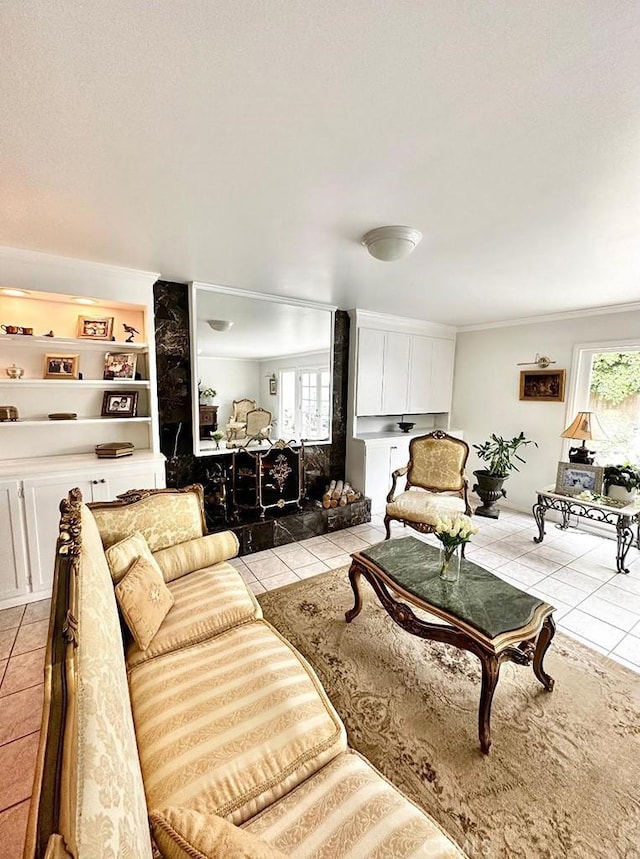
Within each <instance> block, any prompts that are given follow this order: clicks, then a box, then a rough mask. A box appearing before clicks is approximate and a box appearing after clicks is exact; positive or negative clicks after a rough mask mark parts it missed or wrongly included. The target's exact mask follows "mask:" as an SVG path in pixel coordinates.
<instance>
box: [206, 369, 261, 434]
mask: <svg viewBox="0 0 640 859" xmlns="http://www.w3.org/2000/svg"><path fill="white" fill-rule="evenodd" d="M259 369H260V363H259V362H258V361H246V360H244V359H238V358H202V357H200V358H198V378H199V379H200V382H201V385H200V386H201V387H202V388H213V389H214V390H215V391H217V392H218V395H217V397H216V398H215V400H214V401H213V405H214V406H218V430H219V431H220V432H224V428H225V426H226V425H227V422H228V420H229V418H230V416H231V410H232V405H233V401H234V400H241V399H243V398H244V397H248V398H249V399H250V400H256V401H257V403H258V405H259V406H260V405H263V404H262V403H261V402H260V396H259V391H260V387H259Z"/></svg>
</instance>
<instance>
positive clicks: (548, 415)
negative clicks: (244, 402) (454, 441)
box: [452, 310, 640, 510]
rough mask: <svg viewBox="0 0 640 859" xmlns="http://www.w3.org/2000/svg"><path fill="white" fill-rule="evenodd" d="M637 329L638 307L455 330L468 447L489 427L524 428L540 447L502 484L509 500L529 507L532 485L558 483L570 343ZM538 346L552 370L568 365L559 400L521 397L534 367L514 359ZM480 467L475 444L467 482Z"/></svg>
mask: <svg viewBox="0 0 640 859" xmlns="http://www.w3.org/2000/svg"><path fill="white" fill-rule="evenodd" d="M639 334H640V311H638V310H630V311H626V312H621V313H609V314H605V315H597V316H596V315H594V316H581V317H577V318H575V319H561V320H553V321H547V322H537V323H535V324H527V325H512V326H508V327H504V328H490V329H484V330H481V331H459V332H458V336H457V343H456V362H455V375H454V380H453V409H452V425H453V426H457V427H460V428H461V429H463V430H464V437H465V440H466V441H467V442H468V444H469V446H471V445H473V444H479V443H482V442H483V441H485V440H486V439H487V438H488V437H489V435H490V433H492V432H495V433H496V434H497V435H501V436H504V437H505V438H511V437H512V436H515V435H518V433H519V432H520V431H521V430H522V431H524V433H525V435H526V436H527V437H528V438H532V439H534V440H535V441H537V442H538V445H539V448H538V449H536V448H534V447H533V446H529V447H527V448H525V451H524V454H523V456H524V458H525V459H526V460H527V462H526V465H521V466H520V468H521V471H520V473H518V472H514V473H513V474H512V476H511V477H510V478H509V480H508V481H507V483H506V484H505V488H506V490H507V493H508V496H507V503H508V504H509V505H510V506H513V507H516V508H518V509H520V510H530V509H531V506H532V504H533V503H534V502H535V490H536V489H538V488H540V487H543V486H546V485H549V484H551V483H555V477H556V470H557V465H558V462H559V460H560V459H561V457H562V455H563V453H564V451H565V450H566V443H565V442H564V439H561V438H560V433H561V432H562V431H563V430H564V428H565V427H566V426H567V425H568V424H569V423H570V421H571V420H573V417H574V415H573V414H568V412H569V411H571V410H572V406H571V405H570V404H569V403H568V397H569V395H570V391H571V384H572V381H573V380H572V379H571V378H570V376H571V362H572V357H573V349H574V346H575V345H576V344H578V343H579V344H583V343H589V342H595V343H597V342H600V341H616V340H621V341H622V340H629V339H633V338H637V337H638V336H639ZM536 352H538V353H540V354H541V355H548V356H549V357H550V358H551V359H552V360H554V361H556V363H555V364H554V365H552V367H553V369H563V368H564V369H566V371H567V387H566V395H565V402H564V403H544V402H542V403H535V402H533V403H532V402H520V400H519V380H520V371H521V370H523V369H525V370H526V369H536V368H535V367H529V368H527V367H518V366H516V365H517V364H518V363H519V362H520V361H532V360H533V359H534V357H535V355H536ZM594 446H595V445H594ZM483 467H484V464H483V463H481V462H480V460H478V458H477V457H476V455H475V452H474V451H473V448H472V449H471V453H470V456H469V462H468V464H467V475H468V477H469V482H470V484H471V485H473V480H474V478H473V473H472V472H473V470H474V469H476V468H483Z"/></svg>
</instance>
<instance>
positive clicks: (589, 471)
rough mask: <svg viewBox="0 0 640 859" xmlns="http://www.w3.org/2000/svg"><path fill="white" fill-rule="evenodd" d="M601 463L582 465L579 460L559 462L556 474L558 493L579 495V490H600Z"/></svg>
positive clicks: (598, 492)
mask: <svg viewBox="0 0 640 859" xmlns="http://www.w3.org/2000/svg"><path fill="white" fill-rule="evenodd" d="M603 471H604V469H603V468H602V466H601V465H583V464H582V463H581V462H559V463H558V473H557V476H556V493H557V494H558V495H579V494H580V493H581V492H585V491H586V492H594V493H596V494H598V495H599V494H600V493H601V492H602V474H603Z"/></svg>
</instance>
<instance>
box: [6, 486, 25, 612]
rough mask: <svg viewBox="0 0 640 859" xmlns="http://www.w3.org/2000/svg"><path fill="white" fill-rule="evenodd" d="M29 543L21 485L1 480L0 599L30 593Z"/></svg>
mask: <svg viewBox="0 0 640 859" xmlns="http://www.w3.org/2000/svg"><path fill="white" fill-rule="evenodd" d="M28 590H29V581H28V573H27V554H26V540H25V531H24V521H23V518H22V504H21V501H20V482H19V481H18V480H2V481H0V600H9V599H12V598H14V597H19V596H21V595H22V594H25V593H27V592H28Z"/></svg>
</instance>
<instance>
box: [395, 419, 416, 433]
mask: <svg viewBox="0 0 640 859" xmlns="http://www.w3.org/2000/svg"><path fill="white" fill-rule="evenodd" d="M398 426H399V427H400V431H401V432H410V430H412V429H413V428H414V426H415V423H411V421H398Z"/></svg>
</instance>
